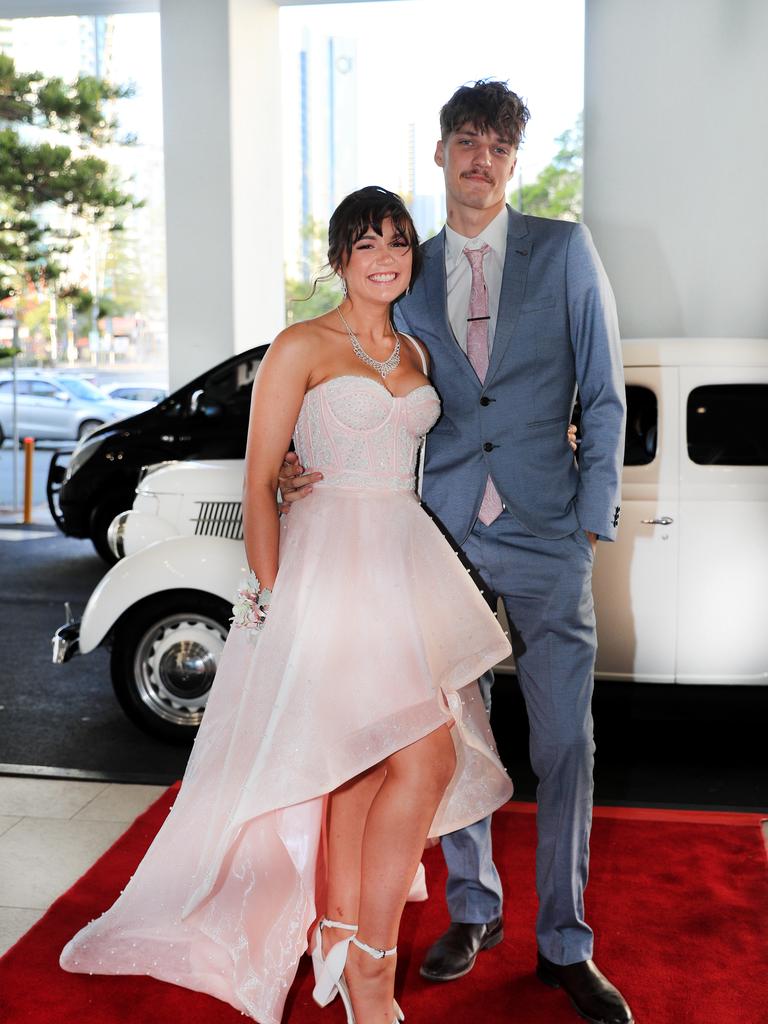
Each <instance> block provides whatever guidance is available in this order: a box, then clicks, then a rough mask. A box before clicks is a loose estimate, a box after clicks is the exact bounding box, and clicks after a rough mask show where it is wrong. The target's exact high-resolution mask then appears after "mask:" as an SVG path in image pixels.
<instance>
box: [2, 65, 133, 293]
mask: <svg viewBox="0 0 768 1024" xmlns="http://www.w3.org/2000/svg"><path fill="white" fill-rule="evenodd" d="M130 94H131V91H130V89H129V88H125V87H122V86H113V85H110V84H109V83H108V82H105V81H103V80H101V79H97V78H93V77H91V76H81V77H79V78H78V79H77V80H76V81H74V82H70V83H67V82H64V81H63V80H62V79H60V78H47V77H46V76H45V75H43V74H42V73H41V72H39V71H35V72H31V73H21V72H19V71H17V69H16V66H15V64H14V61H13V60H12V59H11V58H10V57H8V56H6V55H4V54H0V300H2V299H5V298H8V297H16V296H19V295H20V294H21V293H22V291H23V289H24V287H25V284H26V283H28V282H29V281H35V282H40V283H43V282H44V283H45V284H46V285H50V284H51V282H55V281H57V280H58V279H59V278H60V277H61V276H62V274H63V272H64V270H65V267H66V263H67V257H68V255H69V253H70V252H71V250H72V245H73V243H74V241H75V240H76V239H77V238H79V237H80V236H81V235H82V234H83V233H85V231H87V230H90V226H91V225H99V226H102V227H103V228H104V229H106V230H111V229H113V228H115V227H117V226H119V220H120V216H121V214H122V213H124V212H127V211H128V210H130V209H132V208H134V207H135V206H138V205H140V204H139V203H138V202H137V201H136V200H135V198H134V197H133V196H132V195H130V194H129V193H127V192H125V191H123V189H122V187H121V184H120V182H119V180H118V175H117V173H116V171H115V170H114V168H112V167H111V166H110V165H109V163H108V162H107V161H106V160H104V159H102V158H101V157H100V156H98V155H96V152H95V150H97V149H98V147H100V146H104V145H107V144H115V143H117V142H118V141H119V142H121V143H125V144H128V143H130V142H131V141H133V140H131V139H122V140H118V139H117V123H116V122H115V120H113V119H111V118H110V117H109V116H108V115H107V113H106V108H107V106H108V105H109V104H110V103H111V102H112V101H114V100H118V99H122V98H124V97H126V96H129V95H130ZM34 129H39V130H40V131H35V130H34ZM43 132H45V134H46V135H48V134H49V133H50V132H54V133H56V134H55V138H56V139H57V141H56V143H52V142H49V141H47V139H44V140H43V141H40V137H41V136H42V135H43ZM59 140H64V141H59ZM56 211H58V214H57V213H56ZM62 215H65V216H62ZM56 221H58V224H57V223H56Z"/></svg>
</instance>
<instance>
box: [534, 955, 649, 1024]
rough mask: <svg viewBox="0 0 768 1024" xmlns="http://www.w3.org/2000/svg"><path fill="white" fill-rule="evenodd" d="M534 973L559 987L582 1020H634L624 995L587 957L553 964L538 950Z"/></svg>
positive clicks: (604, 1023)
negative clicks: (573, 962)
mask: <svg viewBox="0 0 768 1024" xmlns="http://www.w3.org/2000/svg"><path fill="white" fill-rule="evenodd" d="M536 974H537V975H538V977H539V979H540V980H541V981H543V982H544V984H545V985H549V986H550V988H562V989H563V990H564V991H565V992H566V993H567V994H568V997H569V999H570V1000H571V1002H572V1003H573V1006H574V1009H575V1010H576V1012H577V1013H579V1014H580V1015H581V1016H582V1017H583V1018H584V1020H588V1021H591V1022H592V1024H634V1020H635V1018H634V1017H633V1016H632V1011H631V1010H630V1008H629V1006H628V1005H627V1001H626V999H625V998H624V996H623V995H622V994H621V992H619V990H618V989H617V988H616V986H615V985H612V984H611V983H610V981H608V979H607V978H606V977H605V975H603V974H601V973H600V971H598V969H597V967H595V965H594V964H593V962H592V961H591V960H582V961H581V963H578V964H565V965H562V964H553V963H552V962H551V961H549V960H547V959H546V957H543V956H542V955H541V953H539V959H538V962H537V964H536Z"/></svg>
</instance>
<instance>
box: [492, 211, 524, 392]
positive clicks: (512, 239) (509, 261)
mask: <svg viewBox="0 0 768 1024" xmlns="http://www.w3.org/2000/svg"><path fill="white" fill-rule="evenodd" d="M507 209H508V210H509V223H508V225H507V252H506V256H505V257H504V273H503V275H502V278H501V293H500V295H499V312H498V316H497V318H496V333H495V335H494V338H493V350H492V351H491V359H490V363H489V366H488V373H487V374H486V378H485V383H486V385H487V384H489V383H490V382H491V381H492V380H493V376H494V374H495V373H496V371H497V370H498V368H499V366H500V365H501V361H502V359H503V358H504V354H505V353H506V351H507V348H508V347H509V343H510V341H511V340H512V335H513V333H514V330H515V325H516V324H517V318H518V316H519V315H520V306H521V304H522V301H523V295H524V293H525V283H526V280H527V278H528V266H529V264H530V259H531V252H532V249H533V242H532V239H531V238H530V235H529V234H528V226H527V225H526V222H525V217H523V215H522V214H520V213H518V212H517V210H513V209H512V208H511V207H507Z"/></svg>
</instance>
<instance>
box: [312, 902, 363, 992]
mask: <svg viewBox="0 0 768 1024" xmlns="http://www.w3.org/2000/svg"><path fill="white" fill-rule="evenodd" d="M323 928H343V930H344V931H345V932H356V931H357V925H356V924H344V922H343V921H329V920H328V918H327V917H321V918H320V920H319V922H318V925H317V929H316V931H315V943H314V946H313V949H312V970H313V971H314V974H315V987H314V990H313V992H312V998H313V999H314V1000H315V1002H316V1003H317V1005H318V1006H327V1005H328V1003H330V1002H331V1000H332V999H334V998H335V997H336V993H337V992H338V990H339V978H340V977H341V972H342V971H343V970H344V964H345V963H346V961H347V949H348V948H349V943H350V942H351V941H352V937H351V936H350V937H349V938H348V939H342V940H341V942H337V943H335V944H334V945H333V946H331V948H330V949H329V950H328V956H327V958H326V957H324V956H323ZM341 947H343V948H341ZM337 951H338V952H337ZM332 958H333V959H332ZM340 958H341V966H340V967H339V969H338V972H337V970H336V968H337V967H338V961H339V959H340Z"/></svg>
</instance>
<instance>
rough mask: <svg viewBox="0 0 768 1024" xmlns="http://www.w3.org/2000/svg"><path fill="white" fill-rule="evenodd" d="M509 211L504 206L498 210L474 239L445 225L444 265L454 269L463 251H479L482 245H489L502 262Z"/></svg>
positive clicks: (462, 257)
mask: <svg viewBox="0 0 768 1024" xmlns="http://www.w3.org/2000/svg"><path fill="white" fill-rule="evenodd" d="M508 225H509V211H508V210H507V208H506V206H505V207H504V208H503V209H501V210H499V212H498V213H497V214H496V216H495V217H494V218H493V220H492V221H491V222H490V224H487V225H486V226H485V227H484V228H483V230H482V232H481V233H480V234H479V235H478V236H477V237H476V238H466V237H465V236H464V235H460V234H459V233H458V231H454V229H453V228H452V227H451V226H450V225H449V224H446V225H445V264H446V267H454V266H456V264H457V263H458V262H459V260H460V259H464V258H466V257H464V256H463V253H464V249H465V247H466V246H469V248H470V249H479V248H480V246H481V245H483V243H485V244H486V245H490V247H491V249H493V252H494V255H496V256H498V257H499V259H501V260H502V261H503V259H504V256H505V254H506V249H507V227H508Z"/></svg>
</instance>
